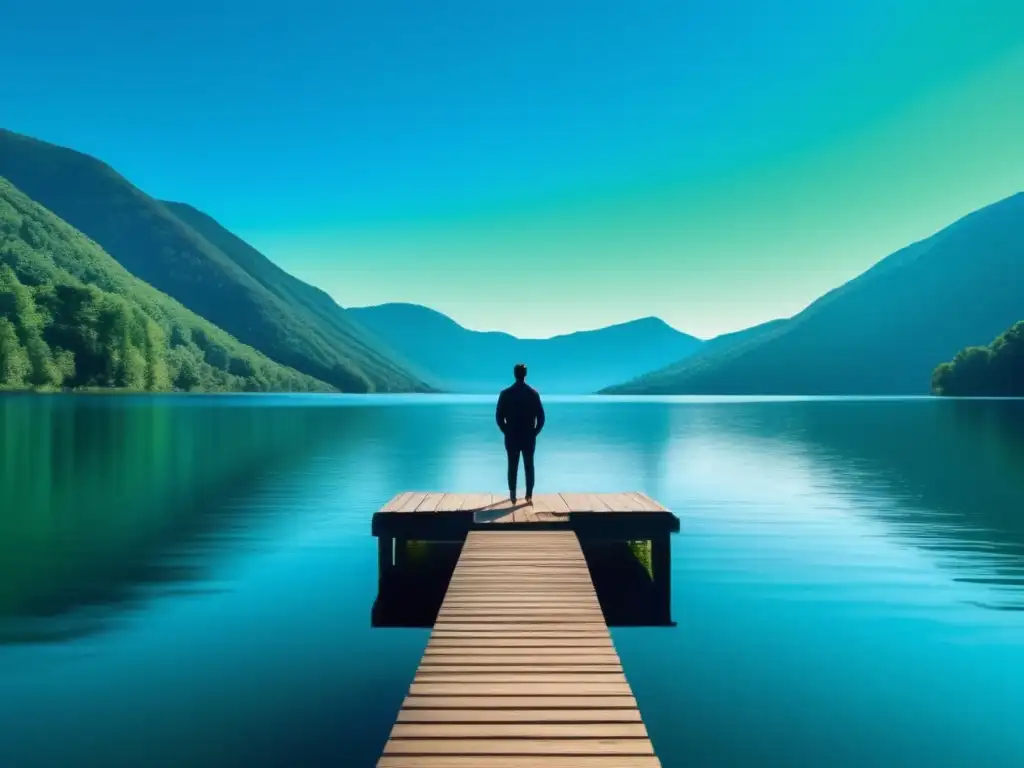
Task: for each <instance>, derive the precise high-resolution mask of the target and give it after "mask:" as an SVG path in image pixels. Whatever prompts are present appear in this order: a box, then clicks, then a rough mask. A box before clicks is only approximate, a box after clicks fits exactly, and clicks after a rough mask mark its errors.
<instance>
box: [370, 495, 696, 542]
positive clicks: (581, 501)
mask: <svg viewBox="0 0 1024 768" xmlns="http://www.w3.org/2000/svg"><path fill="white" fill-rule="evenodd" d="M491 525H501V526H502V527H503V528H510V529H512V528H519V529H527V530H572V531H575V532H576V533H578V534H580V535H583V536H598V537H606V538H613V539H622V538H627V537H629V536H632V537H633V538H636V539H654V538H656V537H658V536H659V535H660V534H668V533H675V532H677V531H678V530H679V519H678V518H677V517H676V516H675V515H673V514H672V513H671V512H669V511H668V510H667V509H665V507H663V506H662V505H661V504H659V503H658V502H656V501H655V500H654V499H652V498H650V497H649V496H647V495H646V494H643V493H637V492H635V491H633V492H626V493H538V494H536V495H535V496H534V497H533V503H532V504H527V503H526V502H525V501H523V500H522V499H520V500H518V501H517V502H516V503H515V504H512V503H511V502H510V501H509V499H508V497H507V496H502V495H499V494H493V493H436V492H426V491H406V492H404V493H399V494H397V495H396V496H394V498H392V499H391V500H390V501H389V502H388V503H387V504H385V505H384V506H383V507H382V508H381V509H380V511H378V512H377V513H376V514H374V516H373V524H372V529H373V535H374V536H382V537H392V538H399V539H419V540H422V541H432V540H434V541H441V540H459V541H461V540H462V539H464V538H465V536H466V534H467V533H468V532H469V531H470V530H480V529H484V528H487V527H488V526H491Z"/></svg>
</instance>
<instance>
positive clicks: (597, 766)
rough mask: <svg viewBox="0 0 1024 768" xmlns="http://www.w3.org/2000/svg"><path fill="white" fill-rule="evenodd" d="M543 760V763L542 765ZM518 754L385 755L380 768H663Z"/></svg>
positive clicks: (636, 761) (630, 758) (645, 761)
mask: <svg viewBox="0 0 1024 768" xmlns="http://www.w3.org/2000/svg"><path fill="white" fill-rule="evenodd" d="M541 760H543V762H541ZM527 761H528V762H524V760H523V758H522V757H520V756H518V755H513V756H502V755H472V756H469V755H386V756H384V757H382V758H381V759H380V762H379V763H377V766H378V768H529V767H530V766H541V768H661V763H660V762H659V761H658V758H657V757H655V756H654V755H587V756H585V757H579V756H574V755H545V756H544V757H543V758H537V757H533V758H527Z"/></svg>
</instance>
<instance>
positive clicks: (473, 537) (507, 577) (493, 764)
mask: <svg viewBox="0 0 1024 768" xmlns="http://www.w3.org/2000/svg"><path fill="white" fill-rule="evenodd" d="M658 765H660V763H659V761H658V759H657V758H656V757H655V755H654V748H653V746H652V745H651V741H650V739H649V738H648V736H647V730H646V728H645V727H644V724H643V720H642V719H641V717H640V712H639V709H638V708H637V704H636V700H635V699H634V698H633V693H632V690H631V689H630V687H629V683H628V682H627V681H626V677H625V674H624V673H623V670H622V664H621V663H620V661H619V657H618V654H617V653H616V651H615V647H614V645H613V644H612V639H611V635H610V633H609V632H608V628H607V626H605V623H604V617H603V616H602V614H601V608H600V606H599V605H598V601H597V595H596V594H595V592H594V587H593V584H592V583H591V581H590V574H589V572H588V570H587V564H586V561H585V560H584V558H583V552H582V551H581V550H580V545H579V541H578V540H577V538H576V536H575V534H573V533H572V532H571V531H538V532H520V531H512V530H508V531H506V530H494V531H473V532H471V533H470V534H469V536H468V537H467V539H466V542H465V544H464V546H463V550H462V555H461V556H460V558H459V562H458V565H456V567H455V572H454V574H453V575H452V580H451V583H450V585H449V588H448V592H447V594H446V595H445V599H444V602H443V603H442V606H441V611H440V613H439V615H438V617H437V621H436V623H435V624H434V630H433V632H432V633H431V635H430V641H429V642H428V644H427V648H426V652H425V653H424V655H423V659H422V661H421V662H420V666H419V669H418V670H417V672H416V677H415V678H414V679H413V682H412V685H411V686H410V688H409V695H408V696H407V697H406V699H405V701H404V702H403V704H402V709H401V711H400V712H399V713H398V720H397V722H396V723H395V726H394V728H393V729H392V731H391V737H390V739H389V740H388V743H387V745H386V746H385V748H384V755H383V757H382V758H381V760H380V762H379V763H378V766H380V767H381V768H441V766H445V767H446V768H459V767H462V766H465V768H469V766H479V767H480V768H513V767H515V768H525V767H526V766H544V767H551V768H555V767H559V768H570V766H573V767H576V766H580V767H582V766H595V767H598V768H599V767H600V766H608V767H609V768H610V766H616V767H617V768H634V767H635V768H640V767H641V766H642V767H643V768H649V767H651V766H658Z"/></svg>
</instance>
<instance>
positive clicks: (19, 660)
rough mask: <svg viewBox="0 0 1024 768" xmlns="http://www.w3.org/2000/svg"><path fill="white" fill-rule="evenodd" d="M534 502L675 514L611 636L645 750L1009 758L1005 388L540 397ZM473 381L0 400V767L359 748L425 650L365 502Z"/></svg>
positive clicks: (463, 419)
mask: <svg viewBox="0 0 1024 768" xmlns="http://www.w3.org/2000/svg"><path fill="white" fill-rule="evenodd" d="M547 409H548V426H547V429H546V430H545V432H544V434H543V435H542V438H541V441H540V445H539V448H538V454H537V462H538V470H537V472H538V491H548V490H573V489H580V490H588V491H595V492H598V491H619V490H626V489H636V490H642V491H645V492H646V493H648V494H650V495H651V496H653V497H654V498H656V499H658V500H660V501H662V502H663V503H665V504H666V505H668V506H670V507H671V508H672V509H674V510H675V511H676V512H677V514H678V515H679V516H680V518H681V521H682V531H681V533H680V534H678V535H677V536H675V537H674V538H673V541H672V548H673V584H672V613H673V618H674V619H675V620H676V622H677V626H675V627H672V628H621V629H615V630H613V635H614V639H615V642H616V644H617V646H618V648H619V649H620V652H621V655H622V659H623V663H624V665H625V669H626V674H627V676H628V677H629V680H630V682H631V684H632V686H633V689H634V691H635V693H636V696H637V699H638V701H639V703H640V706H641V709H642V711H643V713H644V716H645V719H646V721H647V724H648V728H649V731H650V734H651V737H652V739H653V742H654V745H655V748H656V749H657V751H658V753H659V755H660V756H661V757H662V759H663V762H664V765H666V766H670V767H671V766H759V767H763V766H825V765H827V766H836V767H839V768H846V767H847V766H848V767H849V768H854V767H856V768H861V767H862V766H869V765H870V766H901V767H905V766H927V767H928V768H940V767H944V766H1019V765H1024V728H1021V727H1020V717H1021V711H1022V710H1024V402H1013V401H962V402H954V401H934V400H929V399H920V400H801V399H789V400H786V399H783V400H768V401H759V400H756V399H753V400H751V399H748V400H721V401H713V400H700V399H696V400H689V401H684V400H677V401H673V400H651V401H637V400H618V399H614V400H606V399H578V400H571V399H563V400H557V399H552V400H551V401H550V402H549V403H548V406H547ZM499 437H500V436H499V435H498V433H497V431H496V429H495V427H494V424H493V403H492V402H491V400H490V399H471V398H466V399H459V398H433V399H431V398H416V397H408V398H407V397H379V398H358V397H352V398H330V397H308V396H296V397H292V396H216V397H212V396H211V397H191V396H190V397H127V396H125V397H87V396H81V397H63V396H40V397H29V396H5V397H0V766H4V768H22V767H24V768H35V767H36V766H47V767H48V766H55V767H59V768H75V767H77V766H97V767H98V768H99V767H102V768H120V767H121V766H126V767H131V768H135V767H136V766H196V767H197V768H207V767H208V766H217V767H220V766H246V767H248V766H257V767H259V766H274V765H287V766H293V765H294V766H335V765H337V766H364V765H365V766H370V765H373V763H374V761H375V759H376V757H377V755H378V754H379V752H380V749H381V748H382V746H383V744H384V742H385V740H386V738H387V734H388V731H389V729H390V726H391V722H392V719H393V716H394V714H395V712H396V710H397V709H398V706H399V704H400V702H401V699H402V697H403V695H404V692H405V690H406V688H407V686H408V684H409V681H410V679H411V677H412V674H413V672H414V670H415V668H416V665H417V663H418V660H419V656H420V654H421V653H422V650H423V646H424V644H425V642H426V639H427V634H428V633H427V631H426V630H418V629H374V628H371V626H370V613H371V606H372V604H373V600H374V598H375V596H376V589H377V573H376V549H375V544H374V540H373V539H372V538H371V537H370V516H371V514H372V513H373V511H374V510H375V509H376V508H377V507H378V506H379V505H380V504H382V503H383V502H384V501H385V500H387V499H388V498H389V497H390V496H391V495H392V494H393V493H395V492H397V491H400V490H405V489H416V488H420V489H441V490H457V489H462V490H483V491H497V492H500V491H502V483H503V461H504V455H503V452H502V450H501V444H500V439H499Z"/></svg>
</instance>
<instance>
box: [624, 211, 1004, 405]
mask: <svg viewBox="0 0 1024 768" xmlns="http://www.w3.org/2000/svg"><path fill="white" fill-rule="evenodd" d="M1021 286H1024V193H1022V194H1018V195H1015V196H1013V197H1010V198H1007V199H1005V200H1002V201H1000V202H998V203H994V204H993V205H990V206H987V207H985V208H983V209H981V210H979V211H976V212H975V213H972V214H970V215H968V216H966V217H964V218H962V219H960V220H959V221H957V222H955V223H954V224H952V225H950V226H949V227H946V228H945V229H943V230H941V231H940V232H938V233H936V234H935V235H932V236H931V237H929V238H927V239H925V240H922V241H920V242H918V243H914V244H913V245H910V246H908V247H907V248H904V249H903V250H901V251H898V252H896V253H894V254H892V255H891V256H889V257H887V258H886V259H883V260H882V261H881V262H879V263H878V264H876V265H875V266H874V267H872V268H871V269H869V270H868V271H867V272H865V273H864V274H862V275H860V276H859V277H857V278H855V279H854V280H851V281H850V282H849V283H846V284H845V285H843V286H841V287H840V288H837V289H835V290H833V291H831V292H829V293H828V294H826V295H825V296H822V297H821V298H820V299H818V300H817V301H815V302H814V303H813V304H811V305H810V306H809V307H808V308H807V309H805V310H804V311H803V312H801V313H799V314H798V315H795V316H794V317H792V318H790V319H788V320H785V321H783V322H778V323H774V324H768V325H767V326H759V327H758V328H755V329H751V331H749V332H746V333H745V334H744V335H742V336H741V337H740V338H739V339H737V340H736V341H735V343H726V344H723V345H721V346H720V347H719V348H718V349H717V350H715V349H711V348H709V349H708V350H707V352H706V353H705V352H702V353H701V354H698V355H695V356H694V357H693V358H691V359H689V360H685V361H683V362H681V363H679V364H677V365H674V366H673V367H672V369H671V370H667V371H657V372H655V373H652V374H649V375H646V376H642V377H640V378H638V379H636V380H634V381H631V382H629V383H627V384H624V385H620V386H617V387H613V388H611V389H609V390H607V392H609V393H623V394H625V393H635V394H670V393H679V394H769V395H787V394H804V395H828V394H877V395H884V394H927V393H928V391H929V382H930V381H931V377H932V372H933V371H934V370H935V368H936V366H937V365H939V363H941V362H942V361H944V360H949V359H950V358H951V357H952V356H953V355H955V354H956V353H957V351H958V350H960V349H963V348H965V347H970V346H974V345H979V344H986V343H988V341H990V340H991V339H992V338H994V337H995V336H996V335H997V334H999V333H1000V332H1002V331H1003V330H1004V329H1006V328H1007V327H1009V326H1010V325H1012V324H1013V323H1014V322H1016V321H1018V320H1020V318H1022V317H1024V290H1022V288H1021Z"/></svg>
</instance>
